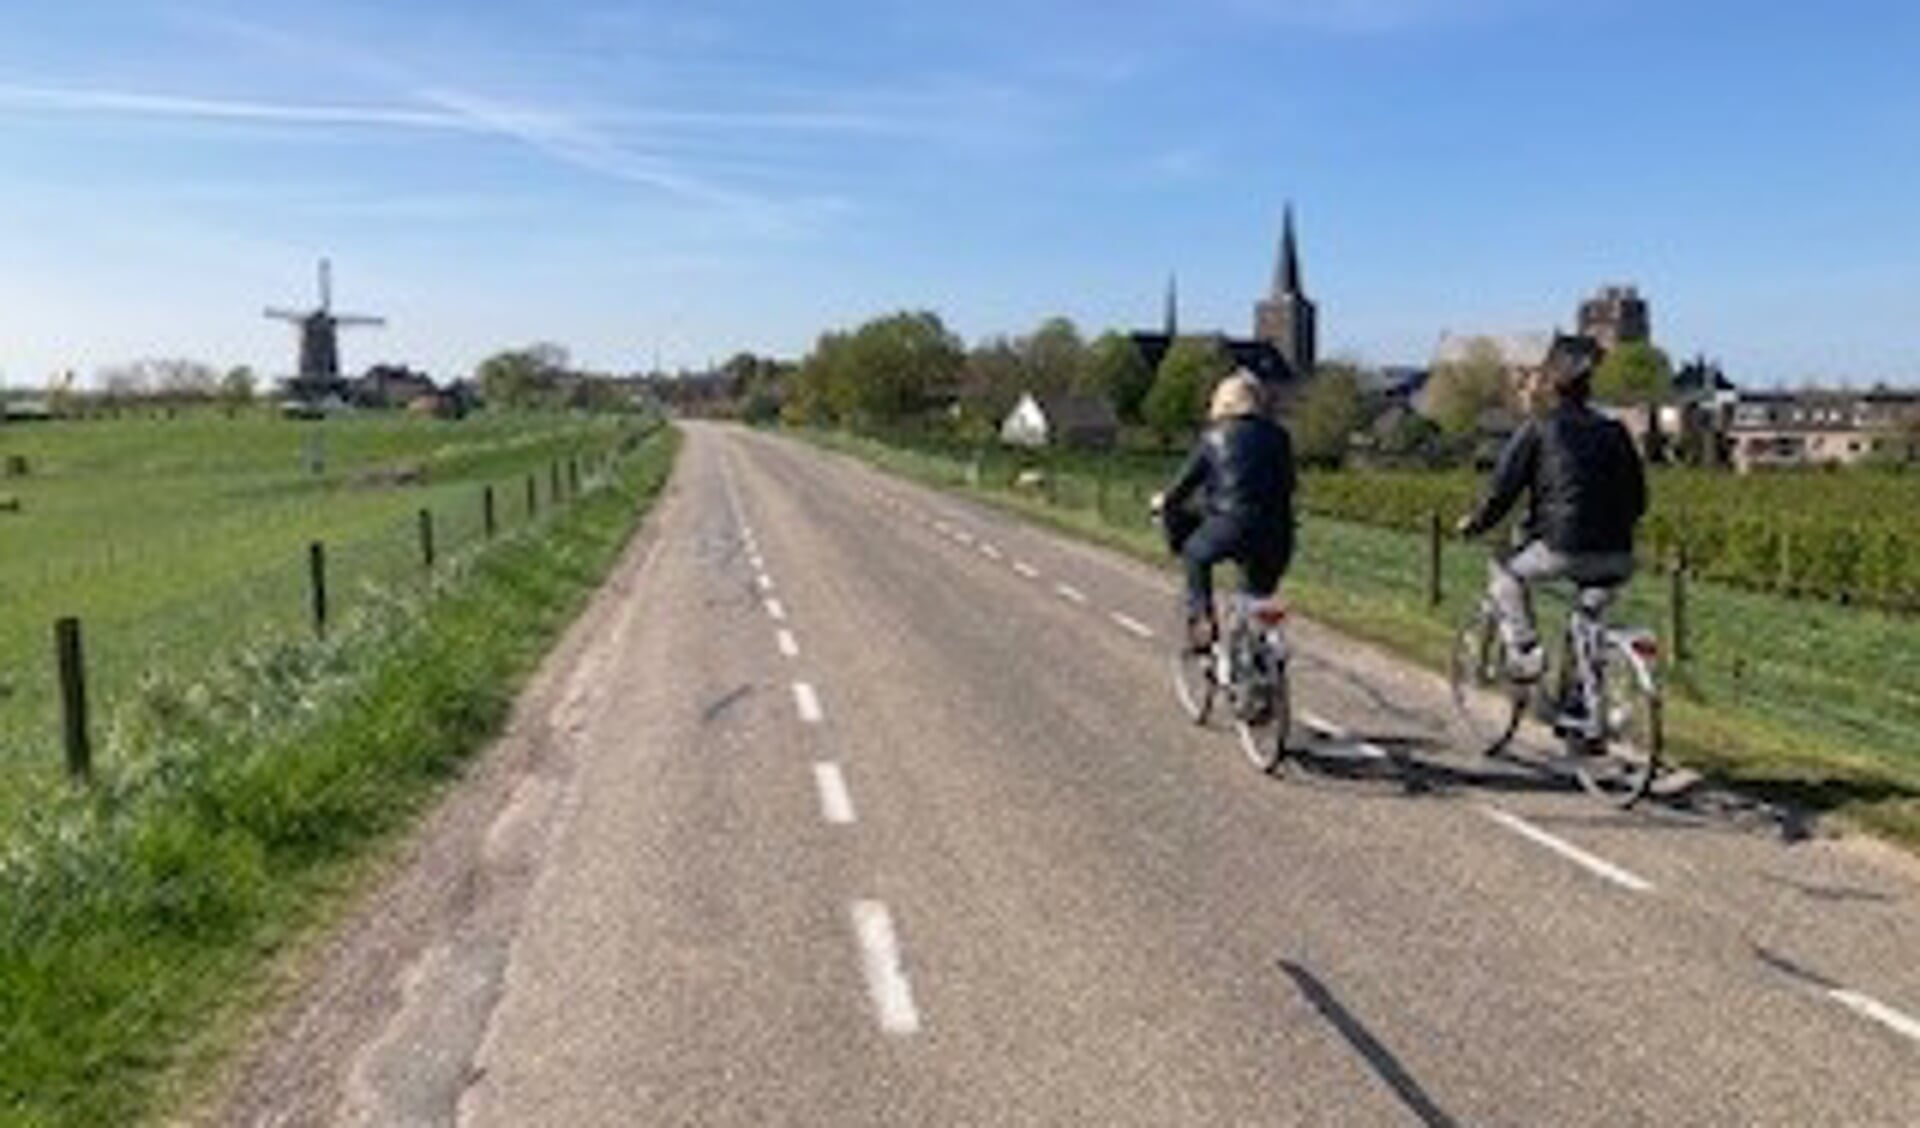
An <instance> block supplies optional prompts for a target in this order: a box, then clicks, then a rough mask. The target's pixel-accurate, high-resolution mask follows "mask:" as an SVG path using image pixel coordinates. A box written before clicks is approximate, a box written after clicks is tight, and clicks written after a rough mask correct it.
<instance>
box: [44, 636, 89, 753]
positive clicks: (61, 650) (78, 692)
mask: <svg viewBox="0 0 1920 1128" xmlns="http://www.w3.org/2000/svg"><path fill="white" fill-rule="evenodd" d="M53 648H54V652H55V655H56V660H57V662H58V664H59V667H60V715H61V721H62V724H61V728H62V731H63V733H64V735H65V738H66V747H67V775H68V777H69V778H71V779H72V780H73V781H74V782H76V783H86V782H87V781H88V780H91V779H92V778H93V741H92V739H91V737H90V736H89V734H88V731H87V666H86V657H85V655H84V654H83V653H82V651H81V647H80V620H79V619H76V618H73V617H72V616H68V617H67V618H64V619H60V620H59V621H57V622H55V623H54V624H53Z"/></svg>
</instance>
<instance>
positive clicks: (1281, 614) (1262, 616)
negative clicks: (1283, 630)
mask: <svg viewBox="0 0 1920 1128" xmlns="http://www.w3.org/2000/svg"><path fill="white" fill-rule="evenodd" d="M1253 618H1254V621H1255V622H1260V623H1266V624H1268V625H1269V626H1271V625H1272V624H1274V623H1284V622H1286V621H1287V608H1286V605H1285V604H1283V603H1262V604H1259V605H1258V606H1256V607H1254V609H1253Z"/></svg>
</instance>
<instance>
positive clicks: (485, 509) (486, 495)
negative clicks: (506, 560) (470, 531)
mask: <svg viewBox="0 0 1920 1128" xmlns="http://www.w3.org/2000/svg"><path fill="white" fill-rule="evenodd" d="M480 520H481V524H482V525H483V526H484V527H485V528H486V531H487V539H488V540H492V539H493V535H494V533H495V532H496V531H497V530H498V529H499V527H500V526H499V520H498V518H497V517H496V516H495V514H494V511H493V487H492V486H486V487H483V488H482V489H481V491H480Z"/></svg>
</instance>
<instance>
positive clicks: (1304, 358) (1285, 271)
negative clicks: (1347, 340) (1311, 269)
mask: <svg viewBox="0 0 1920 1128" xmlns="http://www.w3.org/2000/svg"><path fill="white" fill-rule="evenodd" d="M1315 314H1316V311H1315V309H1314V305H1313V303H1312V302H1311V301H1308V300H1307V295H1306V290H1305V288H1304V286H1303V285H1302V283H1301V281H1300V249H1299V247H1298V246H1297V245H1296V243H1295V241H1294V235H1293V205H1292V204H1288V205H1287V210H1286V219H1285V223H1284V226H1283V227H1282V229H1281V234H1280V261H1279V262H1277V263H1275V264H1274V270H1273V293H1271V294H1269V295H1268V296H1267V298H1266V300H1265V301H1262V302H1260V303H1258V304H1257V305H1255V306H1254V307H1253V335H1254V336H1255V337H1256V338H1258V339H1260V340H1262V341H1266V342H1268V343H1270V344H1272V345H1273V347H1274V348H1276V349H1278V350H1279V351H1280V355H1281V356H1283V357H1285V358H1286V361H1287V365H1288V366H1289V367H1291V368H1292V369H1293V372H1294V375H1295V376H1296V377H1298V378H1301V379H1305V378H1307V377H1310V376H1312V375H1313V369H1314V364H1315V362H1316V361H1317V360H1318V346H1319V336H1318V333H1317V326H1316V324H1315Z"/></svg>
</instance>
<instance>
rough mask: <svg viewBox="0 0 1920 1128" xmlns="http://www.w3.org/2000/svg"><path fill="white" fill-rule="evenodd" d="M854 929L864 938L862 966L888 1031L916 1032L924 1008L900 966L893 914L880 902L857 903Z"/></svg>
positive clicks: (881, 1019)
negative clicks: (919, 1006) (915, 996)
mask: <svg viewBox="0 0 1920 1128" xmlns="http://www.w3.org/2000/svg"><path fill="white" fill-rule="evenodd" d="M853 931H854V935H856V936H857V937H859V940H860V966H861V969H862V970H863V971H865V972H866V976H867V996H868V997H869V998H870V999H872V1000H873V1009H874V1012H875V1014H876V1016H877V1017H878V1018H879V1020H880V1029H881V1030H884V1031H886V1032H887V1033H888V1034H914V1033H917V1032H918V1031H919V1029H920V1011H919V1009H918V1008H916V1007H915V1006H914V1005H913V987H912V985H911V984H909V983H908V982H907V973H906V971H905V970H904V969H902V968H901V966H900V941H899V940H898V938H897V937H895V935H894V932H893V917H892V916H890V915H889V914H888V913H887V907H886V906H885V905H883V904H881V903H880V902H878V901H855V902H854V903H853Z"/></svg>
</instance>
